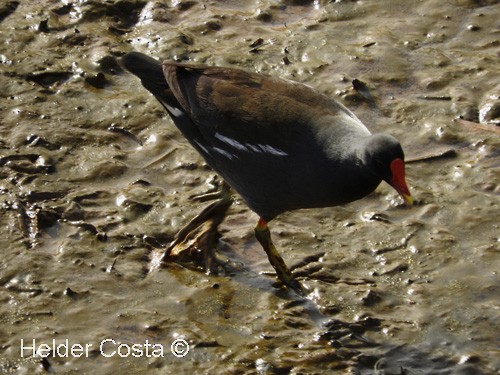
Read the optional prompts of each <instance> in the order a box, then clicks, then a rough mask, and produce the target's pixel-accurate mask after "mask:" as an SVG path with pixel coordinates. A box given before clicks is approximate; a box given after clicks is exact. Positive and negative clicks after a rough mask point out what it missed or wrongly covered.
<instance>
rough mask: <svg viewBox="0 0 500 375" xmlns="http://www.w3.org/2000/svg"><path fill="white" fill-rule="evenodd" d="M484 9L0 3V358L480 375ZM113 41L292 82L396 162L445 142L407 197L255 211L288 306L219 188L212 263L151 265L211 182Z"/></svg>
mask: <svg viewBox="0 0 500 375" xmlns="http://www.w3.org/2000/svg"><path fill="white" fill-rule="evenodd" d="M499 20H500V6H499V5H498V4H496V1H486V0H484V1H479V0H478V1H472V0H454V1H447V2H443V1H438V0H422V1H418V2H415V1H404V0H394V1H393V0H391V1H376V2H372V1H336V2H330V1H321V0H320V1H314V2H313V1H291V0H290V1H284V0H283V1H264V0H262V1H166V2H160V1H149V2H146V1H135V0H130V1H102V2H101V1H84V0H82V1H74V2H69V1H56V0H41V1H38V2H31V1H3V2H2V3H0V30H1V33H0V69H1V70H0V84H1V87H2V90H1V93H0V95H1V101H0V109H1V112H0V120H1V125H0V176H1V180H0V205H1V215H0V228H1V229H0V230H1V235H0V251H1V257H0V301H1V304H0V321H1V325H0V371H1V372H2V373H15V374H31V373H45V372H53V373H68V374H71V373H75V374H76V373H78V374H81V373H92V374H107V373H116V371H117V370H119V369H121V372H122V373H129V374H136V373H141V374H142V373H147V374H156V373H158V374H160V373H161V374H163V373H172V372H174V371H176V372H177V373H221V374H223V373H228V374H233V373H234V374H253V373H259V374H288V373H292V374H312V373H322V372H326V371H330V372H333V373H339V374H340V373H342V374H344V373H352V374H494V373H498V372H499V371H500V360H499V358H500V357H499V345H498V343H499V334H498V332H499V331H500V328H499V326H498V322H499V277H498V269H499V260H498V259H499V248H500V243H499V241H500V239H499V236H498V234H499V228H498V226H499V221H498V217H499V210H498V204H499V194H500V185H499V165H500V155H499V151H498V150H499V144H500V142H499V136H498V135H499V129H500V128H499V123H500V118H499V117H500V116H499V112H500V109H499V108H500V99H499V98H500V79H499V77H500V76H499V70H500V68H499V67H500V64H499V51H500V49H499V46H500V42H499V37H500V27H499V26H500V24H499ZM132 50H136V51H140V52H144V53H147V54H150V55H152V56H154V57H157V58H162V59H167V58H168V59H175V60H182V61H184V60H186V61H192V62H199V63H205V64H209V65H223V66H233V67H240V68H243V69H247V70H251V71H256V72H261V73H265V74H269V75H273V76H278V77H284V78H288V79H293V80H296V81H300V82H305V83H307V84H309V85H311V86H314V87H316V88H318V89H319V90H321V91H323V92H325V93H326V94H328V95H331V96H332V97H335V98H336V99H338V100H339V101H341V102H342V103H344V104H346V105H347V106H348V107H349V108H351V109H352V110H353V111H354V112H355V113H356V114H357V115H358V116H359V117H360V118H361V119H362V120H363V121H364V122H365V123H366V124H367V126H368V127H369V128H370V129H371V130H372V131H374V132H380V131H383V132H387V133H390V134H393V135H394V136H396V137H397V138H398V139H399V140H400V141H401V143H402V145H403V148H404V149H405V152H406V154H407V158H408V159H415V158H417V159H418V158H420V157H422V156H429V155H440V154H442V153H444V155H442V156H441V157H436V158H431V159H429V158H424V160H421V161H418V160H416V161H414V162H413V163H409V164H408V167H407V177H408V181H409V184H410V185H411V191H412V194H413V195H414V197H415V199H416V204H415V206H414V207H413V208H411V209H408V208H405V207H404V205H403V204H402V201H401V199H400V198H399V197H398V196H397V194H396V193H395V192H394V191H393V190H392V189H391V188H390V187H388V186H387V185H381V186H380V187H379V188H378V189H377V191H376V192H375V193H373V194H371V195H370V196H368V197H366V198H365V199H363V200H360V201H357V202H354V203H352V204H350V205H347V206H344V207H337V208H327V209H317V210H304V211H297V212H291V213H287V214H284V215H281V216H280V217H278V218H277V219H276V220H275V221H273V222H272V223H271V230H272V233H273V234H274V239H275V242H276V244H277V246H278V248H279V249H280V251H281V253H282V255H283V257H284V259H285V261H286V262H287V264H289V265H291V266H292V267H293V268H294V270H295V273H296V274H297V275H298V278H299V279H300V280H301V281H302V282H303V283H304V284H305V285H306V286H307V287H308V288H310V290H311V291H312V292H311V294H310V295H309V298H308V299H307V300H303V299H301V298H299V297H298V296H297V295H295V294H294V293H290V292H288V291H287V290H285V289H279V288H277V287H276V285H275V278H274V277H273V275H272V274H270V271H271V267H270V265H269V263H268V261H267V259H266V256H265V254H264V253H263V252H262V250H261V248H260V246H259V245H258V243H257V242H256V240H255V239H254V237H253V227H254V225H255V222H256V220H257V216H256V215H255V214H254V213H252V212H250V211H249V210H248V209H247V208H246V206H245V205H244V203H243V202H242V201H241V199H239V198H238V197H237V196H236V197H235V199H236V202H235V203H234V204H233V206H232V207H231V208H230V211H229V214H228V217H227V220H226V221H225V222H224V224H223V225H222V227H221V234H222V237H221V239H220V241H219V250H220V252H221V253H223V255H224V256H226V257H229V258H230V259H231V260H232V262H231V266H230V267H228V269H227V270H226V272H220V273H219V274H210V275H207V274H205V273H203V272H201V271H197V270H194V269H192V268H188V267H183V266H180V265H178V264H176V263H169V264H168V265H167V266H166V267H164V268H161V269H158V270H155V271H152V272H149V270H150V269H151V263H150V259H151V254H152V253H153V252H154V251H157V250H158V249H161V248H163V247H164V246H166V245H167V244H168V243H169V242H170V241H171V240H172V238H173V237H174V236H175V234H176V233H177V232H178V230H179V229H180V228H182V226H183V225H185V224H186V223H187V222H188V221H189V220H190V219H191V218H192V217H193V216H194V215H195V214H196V213H197V212H199V211H201V210H202V209H203V208H204V207H206V205H207V204H208V202H197V201H194V200H193V199H192V198H191V197H192V196H193V195H197V194H200V193H203V192H205V191H208V190H210V189H211V188H213V186H214V185H217V184H216V183H217V181H218V180H217V177H216V176H215V174H214V172H213V171H211V170H210V168H209V167H207V165H206V164H205V163H204V162H203V160H202V159H201V158H200V157H199V155H198V154H197V153H196V152H195V151H194V150H193V149H192V148H191V147H190V146H189V144H188V143H187V142H186V141H185V140H184V139H183V138H182V136H181V135H180V133H179V132H178V131H177V130H176V128H175V127H174V126H173V124H172V122H171V121H170V119H169V118H168V116H167V115H166V113H165V112H164V110H163V109H162V108H161V106H160V105H159V104H158V103H157V102H156V101H155V100H154V98H153V97H152V96H151V95H149V94H148V93H147V92H146V90H144V89H143V88H142V86H140V84H139V82H138V80H137V79H136V78H135V77H133V76H132V75H131V74H128V73H127V72H124V71H123V69H122V68H121V67H120V65H119V59H120V57H121V56H122V55H123V54H124V53H126V52H128V51H132ZM355 79H356V80H357V81H355V83H354V85H353V80H355ZM180 339H182V340H185V341H186V342H187V343H188V344H189V352H187V353H186V351H184V352H183V351H182V350H181V349H182V346H181V347H179V350H180V351H179V352H177V354H185V356H184V357H176V356H174V355H173V354H172V353H171V343H172V342H174V340H180ZM21 340H23V344H21ZM33 340H35V345H36V347H37V348H39V347H40V345H42V344H46V345H49V346H50V347H52V346H53V345H55V346H57V345H62V346H60V348H59V349H60V350H59V353H54V352H51V351H50V350H49V351H46V352H44V351H43V348H42V349H41V351H38V353H37V354H36V355H35V356H33V349H28V348H25V349H24V350H23V349H22V348H23V345H24V346H25V347H31V346H33ZM66 340H67V341H66ZM111 340H113V341H111ZM146 341H147V342H148V343H150V344H151V345H155V346H154V347H149V348H147V347H146ZM103 342H104V343H105V347H103V348H100V344H101V343H103ZM181 343H182V342H181ZM120 344H121V345H122V346H121V347H120V353H118V352H117V350H118V346H119V345H120ZM64 345H66V346H68V347H71V348H73V349H75V348H76V352H73V353H71V352H69V353H67V356H64ZM75 345H81V346H82V348H84V347H85V346H86V345H90V346H88V348H89V351H88V353H85V352H84V351H83V350H82V351H81V352H79V351H78V346H75ZM133 345H137V346H136V347H133ZM127 348H128V349H127ZM133 348H136V349H137V350H139V349H138V348H140V350H142V352H140V353H139V352H138V351H134V350H135V349H133ZM160 348H163V352H162V353H161V352H160ZM100 349H103V350H100ZM127 350H130V353H128V352H127ZM146 350H147V352H146ZM103 351H104V353H103ZM43 353H48V354H46V355H43ZM79 353H80V354H82V355H81V356H79V357H78V356H77V354H79ZM120 354H121V356H120ZM133 354H136V355H135V356H134V355H133ZM160 354H163V356H160ZM106 355H107V356H106Z"/></svg>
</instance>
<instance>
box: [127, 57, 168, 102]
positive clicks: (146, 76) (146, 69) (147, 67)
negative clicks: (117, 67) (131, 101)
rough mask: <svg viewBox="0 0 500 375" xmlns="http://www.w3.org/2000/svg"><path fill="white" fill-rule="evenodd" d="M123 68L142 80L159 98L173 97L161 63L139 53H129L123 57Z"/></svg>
mask: <svg viewBox="0 0 500 375" xmlns="http://www.w3.org/2000/svg"><path fill="white" fill-rule="evenodd" d="M122 63H123V66H124V67H125V68H126V69H127V70H128V71H129V72H131V73H132V74H134V75H136V76H137V77H139V78H140V79H141V82H142V85H143V86H144V87H145V88H146V89H147V90H148V91H149V92H151V93H152V94H153V95H154V96H156V97H157V98H165V96H167V97H171V95H172V94H171V92H170V89H169V87H168V84H167V81H166V80H165V76H164V75H163V69H162V66H161V63H160V62H159V61H158V60H155V59H153V58H152V57H149V56H146V55H144V54H143V53H139V52H129V53H127V54H126V55H124V56H123V57H122Z"/></svg>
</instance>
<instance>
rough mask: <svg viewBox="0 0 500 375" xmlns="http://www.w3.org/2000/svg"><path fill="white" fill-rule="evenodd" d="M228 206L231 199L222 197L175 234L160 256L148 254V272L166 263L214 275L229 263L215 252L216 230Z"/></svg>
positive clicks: (217, 236)
mask: <svg viewBox="0 0 500 375" xmlns="http://www.w3.org/2000/svg"><path fill="white" fill-rule="evenodd" d="M231 204H232V200H231V198H230V197H229V196H226V197H224V198H222V199H219V200H218V201H216V202H213V203H211V204H210V205H208V206H207V207H206V208H205V209H204V210H203V211H202V212H200V213H199V214H198V215H197V216H195V217H194V218H193V219H192V220H191V221H190V222H189V223H188V224H186V225H185V226H184V227H183V228H182V229H181V230H180V231H179V232H178V233H177V235H176V236H175V238H174V240H173V241H172V242H171V243H170V245H169V246H168V247H167V249H166V250H164V251H163V252H162V254H161V255H159V254H153V255H152V257H151V262H150V267H149V269H150V271H152V270H154V269H156V268H158V267H159V266H161V264H162V263H164V262H166V261H168V260H175V261H176V262H177V263H180V264H183V265H186V266H188V267H194V268H198V269H200V268H201V269H205V270H206V271H207V272H212V271H214V272H215V271H217V269H218V268H219V266H222V267H223V266H224V265H227V264H229V262H228V259H225V260H223V259H221V258H220V257H219V256H218V254H216V252H215V249H216V247H217V243H218V240H219V237H220V234H219V232H218V227H219V225H220V223H221V222H222V221H223V220H224V218H225V216H226V212H227V210H228V208H229V206H230V205H231Z"/></svg>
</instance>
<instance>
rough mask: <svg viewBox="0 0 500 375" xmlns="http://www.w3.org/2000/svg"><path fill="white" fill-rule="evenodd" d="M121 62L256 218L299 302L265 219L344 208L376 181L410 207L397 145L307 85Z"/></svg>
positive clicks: (229, 71) (138, 59)
mask: <svg viewBox="0 0 500 375" xmlns="http://www.w3.org/2000/svg"><path fill="white" fill-rule="evenodd" d="M122 63H123V66H124V67H125V68H126V69H127V70H128V71H129V72H131V73H132V74H134V75H136V76H137V77H138V78H139V79H140V81H141V83H142V86H143V87H144V88H145V89H146V90H148V91H149V92H150V93H151V94H153V96H154V97H155V98H156V99H157V100H158V101H159V102H160V103H161V105H162V106H163V107H164V108H165V110H166V111H167V112H168V114H169V115H170V117H171V119H172V121H173V122H174V124H175V125H176V126H177V128H178V129H179V130H180V132H181V133H182V134H183V136H184V137H185V138H186V139H187V140H188V141H189V143H190V144H191V145H192V146H193V147H194V148H195V149H196V150H197V151H198V152H199V154H201V156H202V157H203V159H204V160H205V161H206V163H207V164H208V165H209V166H210V167H211V168H212V169H213V170H214V171H215V172H217V173H218V174H219V175H220V176H221V177H222V179H223V180H224V181H225V182H226V183H227V184H229V186H230V187H231V188H232V189H234V190H235V191H236V192H237V193H238V194H239V195H240V196H241V198H242V199H243V201H244V202H245V203H246V204H247V206H248V207H249V208H250V209H251V210H252V211H254V212H255V213H256V214H257V215H258V216H259V219H258V222H257V225H256V227H255V236H256V238H257V240H258V242H259V243H260V244H261V246H262V248H263V249H264V251H265V252H266V254H267V256H268V259H269V261H270V263H271V265H272V266H273V268H274V269H275V271H276V275H277V277H278V278H279V279H280V280H281V282H282V283H283V284H284V285H285V286H287V287H289V288H291V289H293V290H295V291H297V292H298V293H300V294H304V293H305V292H306V291H305V288H304V287H303V285H302V284H301V283H300V282H299V281H297V280H296V279H295V278H294V276H293V274H292V272H291V271H290V269H289V268H288V267H287V265H286V263H285V262H284V260H283V258H282V257H281V255H280V254H279V252H278V250H277V249H276V247H275V246H274V243H273V241H272V238H271V233H270V230H269V226H268V223H269V222H270V221H271V220H273V219H275V218H276V217H277V216H278V215H280V214H282V213H284V212H288V211H293V210H298V209H305V208H320V207H333V206H338V205H343V204H347V203H349V202H352V201H355V200H358V199H361V198H363V197H365V196H366V195H368V194H370V193H371V192H373V191H374V190H375V189H376V188H377V186H378V185H379V184H380V183H381V182H382V181H385V182H387V183H388V184H389V185H391V186H392V187H393V188H394V189H395V190H396V191H397V192H398V193H399V195H400V196H401V197H402V198H403V200H404V201H405V203H406V204H407V205H408V206H411V205H412V204H413V197H412V196H411V194H410V191H409V189H408V186H407V183H406V179H405V163H404V160H405V159H404V158H405V157H404V152H403V149H402V147H401V144H400V143H399V141H398V140H396V138H394V137H393V136H391V135H389V134H384V133H376V134H372V133H371V132H370V131H369V130H368V128H367V127H366V126H365V125H364V124H363V123H362V122H361V121H360V120H359V119H358V118H357V117H356V116H355V115H354V113H353V112H351V111H350V110H349V109H348V108H347V107H345V106H344V105H343V104H341V103H340V102H338V101H336V100H335V99H333V98H331V97H329V96H327V95H325V94H323V93H321V92H320V91H318V90H316V89H314V88H312V87H310V86H309V85H305V84H302V83H299V82H295V81H292V80H287V79H282V78H279V77H271V76H266V75H263V74H259V73H255V72H249V71H245V70H242V69H238V68H232V67H218V66H207V65H202V64H195V63H187V62H175V61H171V60H166V61H163V62H160V61H159V60H156V59H155V58H153V57H150V56H148V55H145V54H142V53H139V52H135V51H133V52H128V53H126V54H125V55H124V56H123V57H122Z"/></svg>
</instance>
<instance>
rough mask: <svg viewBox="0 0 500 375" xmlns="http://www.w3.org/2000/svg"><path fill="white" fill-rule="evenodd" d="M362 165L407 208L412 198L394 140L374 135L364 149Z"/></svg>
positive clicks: (402, 154) (400, 149)
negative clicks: (403, 202)
mask: <svg viewBox="0 0 500 375" xmlns="http://www.w3.org/2000/svg"><path fill="white" fill-rule="evenodd" d="M362 160H363V163H364V164H365V166H367V167H368V169H369V170H370V171H371V172H372V173H374V174H375V175H376V176H378V177H379V178H381V179H382V180H384V181H385V182H387V183H388V184H389V185H391V186H392V187H393V188H394V189H395V190H396V191H397V192H398V193H399V195H401V197H402V198H403V200H404V201H405V203H406V204H407V205H408V206H411V205H412V204H413V197H412V196H411V194H410V191H409V190H408V186H407V185H406V179H405V163H404V160H405V156H404V153H403V149H402V148H401V145H400V144H399V142H398V141H397V139H396V138H394V137H392V136H390V135H387V134H374V135H372V136H370V137H369V139H368V140H367V143H366V144H365V147H364V152H363V156H362Z"/></svg>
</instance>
